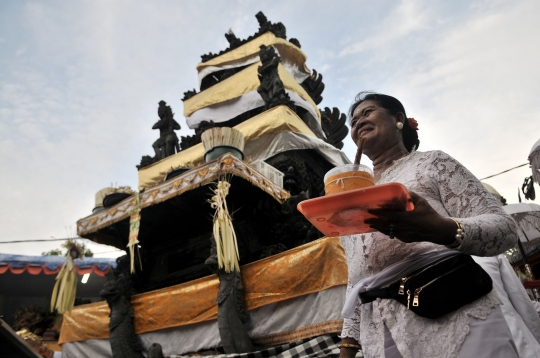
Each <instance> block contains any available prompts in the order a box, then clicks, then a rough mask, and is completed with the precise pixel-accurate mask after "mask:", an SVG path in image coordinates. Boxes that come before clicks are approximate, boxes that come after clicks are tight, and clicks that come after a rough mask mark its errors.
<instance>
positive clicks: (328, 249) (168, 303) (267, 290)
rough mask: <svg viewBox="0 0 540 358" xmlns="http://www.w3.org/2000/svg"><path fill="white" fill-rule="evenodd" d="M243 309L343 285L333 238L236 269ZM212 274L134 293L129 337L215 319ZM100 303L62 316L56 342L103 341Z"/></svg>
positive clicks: (105, 316) (342, 263) (341, 257)
mask: <svg viewBox="0 0 540 358" xmlns="http://www.w3.org/2000/svg"><path fill="white" fill-rule="evenodd" d="M241 272H242V283H243V285H244V301H245V305H246V308H247V309H248V310H252V309H255V308H258V307H261V306H265V305H268V304H271V303H274V302H279V301H283V300H286V299H289V298H294V297H299V296H303V295H307V294H310V293H314V292H319V291H323V290H325V289H328V288H330V287H334V286H338V285H345V284H347V263H346V259H345V253H344V251H343V247H342V246H341V243H340V241H339V238H337V237H332V238H322V239H320V240H316V241H313V242H310V243H308V244H305V245H302V246H299V247H296V248H294V249H292V250H288V251H286V252H283V253H280V254H278V255H275V256H272V257H269V258H266V259H263V260H260V261H256V262H253V263H251V264H248V265H245V266H242V267H241ZM218 287H219V280H218V278H217V276H216V275H211V276H207V277H203V278H201V279H198V280H195V281H191V282H186V283H183V284H180V285H176V286H171V287H168V288H165V289H161V290H156V291H152V292H148V293H143V294H139V295H135V296H133V297H132V298H131V304H132V306H133V311H134V312H135V322H134V325H135V333H137V334H141V333H145V332H152V331H157V330H161V329H165V328H171V327H179V326H184V325H188V324H193V323H198V322H204V321H209V320H215V319H217V305H216V297H217V293H218ZM108 327H109V308H108V306H107V303H106V302H97V303H93V304H88V305H83V306H78V307H75V308H74V309H73V310H72V311H71V312H69V313H65V314H64V320H63V323H62V329H61V332H60V339H59V342H60V343H67V342H76V341H83V340H87V339H102V338H108V337H109V328H108Z"/></svg>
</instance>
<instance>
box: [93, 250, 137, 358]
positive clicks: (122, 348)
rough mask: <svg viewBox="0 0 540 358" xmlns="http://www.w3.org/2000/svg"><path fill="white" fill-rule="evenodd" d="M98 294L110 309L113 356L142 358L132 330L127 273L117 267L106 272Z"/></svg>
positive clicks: (131, 311) (132, 315) (110, 334)
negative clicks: (104, 280)
mask: <svg viewBox="0 0 540 358" xmlns="http://www.w3.org/2000/svg"><path fill="white" fill-rule="evenodd" d="M126 257H127V256H126ZM117 262H118V259H117ZM119 266H120V265H119ZM100 296H101V297H103V298H104V299H105V300H106V301H107V304H108V305H109V308H110V309H111V313H110V315H109V317H110V321H109V341H110V344H111V349H112V354H113V357H114V358H143V357H144V356H143V354H142V353H141V352H142V346H141V343H140V342H139V340H138V338H137V336H136V335H135V332H134V330H133V317H134V314H133V309H132V308H131V303H130V301H129V299H130V297H131V278H130V276H129V274H128V273H124V272H121V271H120V270H118V269H113V270H110V271H109V272H107V281H106V282H105V285H104V286H103V289H102V290H101V292H100Z"/></svg>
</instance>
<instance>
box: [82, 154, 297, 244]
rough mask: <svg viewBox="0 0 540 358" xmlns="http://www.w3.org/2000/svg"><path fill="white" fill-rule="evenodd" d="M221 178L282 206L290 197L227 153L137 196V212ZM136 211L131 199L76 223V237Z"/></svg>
mask: <svg viewBox="0 0 540 358" xmlns="http://www.w3.org/2000/svg"><path fill="white" fill-rule="evenodd" d="M224 174H229V175H235V176H239V177H241V178H243V179H245V180H247V181H249V182H250V183H251V184H253V185H255V186H256V187H258V188H259V189H261V190H263V191H265V192H266V193H268V194H269V195H270V196H272V197H273V198H274V199H275V200H277V201H278V202H279V203H283V202H284V201H285V200H286V199H287V198H289V196H290V194H289V192H288V191H286V190H284V189H283V188H281V187H280V186H278V185H276V184H274V183H273V182H271V181H270V180H269V179H268V178H266V177H265V176H264V175H262V174H261V173H259V172H258V171H257V170H256V169H255V168H253V167H251V166H250V165H249V164H247V163H245V162H243V161H241V160H240V159H238V158H236V157H235V156H233V155H232V154H230V153H226V154H224V155H222V156H221V157H220V158H218V159H216V160H214V161H212V162H209V163H206V164H204V165H202V166H200V167H198V168H195V169H193V170H189V171H187V172H186V173H183V174H181V175H179V176H177V177H174V178H171V179H169V180H167V181H166V182H164V183H161V184H159V185H156V186H155V187H153V188H151V189H149V190H147V191H145V192H144V193H141V194H140V203H141V205H140V208H141V209H144V208H146V207H148V206H151V205H155V204H159V203H161V202H163V201H166V200H169V199H170V198H172V197H175V196H178V195H180V194H182V193H184V192H186V191H188V190H193V189H195V188H198V187H200V186H203V185H207V184H209V183H211V182H213V181H215V180H217V179H218V178H220V177H221V176H222V175H224ZM133 209H135V200H134V199H133V196H130V197H128V198H126V199H124V200H123V201H121V202H120V203H118V204H116V205H115V206H113V207H111V208H109V209H107V210H103V211H100V212H98V213H95V214H92V215H90V216H87V217H85V218H83V219H80V220H79V221H77V234H78V235H79V236H81V237H84V236H83V235H88V234H92V233H95V232H97V231H98V230H100V229H103V228H104V227H107V226H110V225H112V224H114V223H117V222H119V221H122V220H124V219H126V218H128V217H129V213H130V212H131V210H133Z"/></svg>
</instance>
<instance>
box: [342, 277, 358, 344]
mask: <svg viewBox="0 0 540 358" xmlns="http://www.w3.org/2000/svg"><path fill="white" fill-rule="evenodd" d="M351 288H352V286H351V284H350V283H349V284H348V285H347V294H349V290H350V289H351ZM354 313H355V315H354V316H355V317H354V318H344V319H343V329H342V330H341V338H345V337H349V338H354V339H355V340H356V341H357V342H358V343H360V302H357V303H356V307H355V309H354Z"/></svg>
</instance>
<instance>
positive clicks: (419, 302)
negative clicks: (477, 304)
mask: <svg viewBox="0 0 540 358" xmlns="http://www.w3.org/2000/svg"><path fill="white" fill-rule="evenodd" d="M492 288H493V282H492V280H491V277H490V276H489V275H488V273H487V272H486V271H484V269H483V268H482V267H481V266H480V265H478V264H477V263H476V262H475V261H474V260H473V259H472V257H471V256H470V255H466V254H461V253H458V254H456V255H451V256H446V257H443V258H442V259H439V260H437V261H435V262H432V263H430V264H429V265H426V266H424V267H422V268H421V269H419V270H417V271H415V272H413V273H411V274H409V275H407V276H405V277H402V278H401V279H400V280H398V281H397V282H394V283H392V284H391V285H390V286H388V287H385V288H380V289H374V290H369V291H366V292H362V293H360V300H361V301H362V303H368V302H372V301H374V300H375V299H377V298H393V299H395V300H396V301H398V302H400V303H402V304H403V305H405V306H406V307H407V309H409V310H411V311H413V312H414V313H416V314H417V315H419V316H422V317H426V318H432V319H434V318H438V317H441V316H444V315H445V314H447V313H450V312H453V311H455V310H457V309H459V308H460V307H463V306H464V305H466V304H468V303H471V302H473V301H474V300H476V299H478V298H480V297H482V296H484V295H486V294H488V293H489V292H491V290H492Z"/></svg>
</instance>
